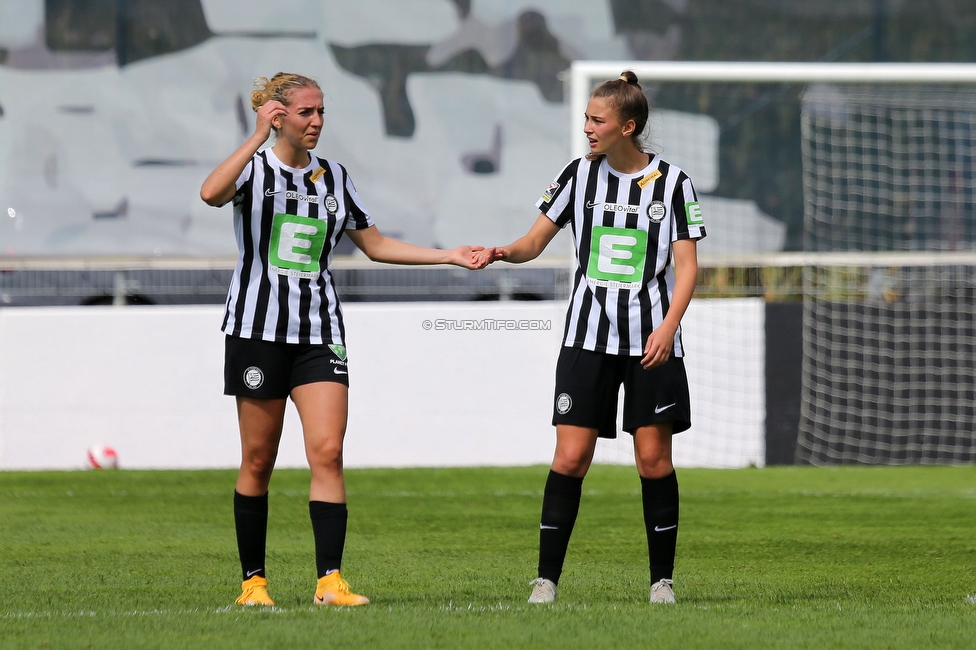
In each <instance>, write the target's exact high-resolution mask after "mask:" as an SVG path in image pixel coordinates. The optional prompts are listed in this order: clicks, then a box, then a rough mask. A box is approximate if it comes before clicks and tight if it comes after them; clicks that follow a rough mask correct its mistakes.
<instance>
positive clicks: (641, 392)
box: [480, 71, 705, 603]
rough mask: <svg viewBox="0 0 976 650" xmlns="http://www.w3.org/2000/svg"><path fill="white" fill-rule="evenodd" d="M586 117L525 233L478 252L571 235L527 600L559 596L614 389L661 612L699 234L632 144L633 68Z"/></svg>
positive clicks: (640, 116) (672, 179)
mask: <svg viewBox="0 0 976 650" xmlns="http://www.w3.org/2000/svg"><path fill="white" fill-rule="evenodd" d="M585 118H586V122H585V126H584V129H583V130H584V133H585V134H586V137H587V140H588V142H589V146H590V153H589V155H587V156H586V157H585V158H581V159H577V160H574V161H572V162H571V163H569V164H568V165H567V166H566V167H565V168H564V169H563V171H562V172H561V173H560V174H559V176H557V177H556V179H555V180H554V181H553V182H552V183H551V184H550V185H549V187H548V189H546V191H545V193H544V194H543V195H542V198H541V199H540V200H539V201H538V202H537V203H536V207H538V208H539V209H540V210H541V214H540V215H539V217H538V219H536V222H535V224H534V225H533V226H532V228H531V229H530V230H529V232H528V234H526V235H525V236H524V237H522V238H520V239H518V240H517V241H515V242H514V243H512V244H510V245H508V246H504V247H500V248H498V249H496V250H495V251H494V252H492V251H491V250H485V251H483V252H482V253H481V254H480V255H481V257H485V258H487V257H493V258H494V259H501V260H504V261H507V262H513V263H520V262H526V261H528V260H531V259H534V258H536V257H537V256H538V255H539V254H540V253H541V252H542V251H543V250H544V249H545V247H546V246H547V245H548V244H549V242H550V241H551V240H552V238H553V237H554V236H555V235H556V233H557V232H558V231H559V229H560V228H562V227H564V226H566V225H567V224H569V225H571V226H572V229H573V237H574V241H575V247H576V255H575V257H576V260H575V262H576V270H575V275H574V286H573V293H572V297H571V299H570V305H569V312H568V314H567V317H566V328H565V336H564V339H563V347H562V349H561V352H560V354H559V360H558V362H557V365H556V390H555V401H554V404H553V424H554V425H555V426H556V450H555V453H554V456H553V461H552V467H551V469H550V471H549V477H548V479H547V481H546V487H545V492H544V496H543V502H542V522H541V530H540V543H539V577H538V578H537V579H536V580H534V581H533V583H532V584H533V590H532V595H531V596H530V597H529V602H530V603H551V602H554V601H555V600H556V585H557V583H558V582H559V577H560V574H561V573H562V568H563V561H564V559H565V557H566V549H567V547H568V545H569V538H570V535H571V534H572V531H573V526H574V524H575V522H576V515H577V512H578V510H579V504H580V495H581V493H582V485H583V478H584V477H585V476H586V472H587V470H588V469H589V467H590V462H591V461H592V459H593V453H594V450H595V448H596V441H597V438H598V437H607V438H614V437H616V435H617V433H616V421H617V395H618V392H619V390H620V386H621V384H622V385H623V386H624V391H625V398H624V413H623V428H624V430H625V431H627V432H628V433H630V434H632V435H633V439H634V453H635V457H636V460H637V471H638V473H639V474H640V479H641V491H642V499H643V509H644V524H645V528H646V530H647V545H648V552H649V557H650V573H651V589H650V600H651V602H655V603H657V602H660V603H671V602H674V591H673V582H672V573H673V571H674V555H675V546H676V542H677V533H678V482H677V479H676V477H675V473H674V467H673V465H672V463H671V436H672V434H674V433H678V432H680V431H684V430H685V429H687V428H688V427H690V426H691V406H690V398H689V395H688V380H687V377H686V375H685V368H684V362H683V360H682V357H683V356H684V348H683V347H682V344H681V328H680V322H681V317H682V316H683V315H684V313H685V310H686V309H687V308H688V304H689V303H690V301H691V297H692V294H693V293H694V290H695V281H696V275H697V270H698V261H697V247H696V241H697V240H698V239H701V238H702V237H704V236H705V227H704V223H703V221H702V217H701V210H700V209H699V205H698V197H697V195H696V194H695V189H694V187H693V186H692V183H691V179H690V178H688V175H687V174H685V173H684V172H683V171H682V170H680V169H678V168H677V167H675V166H673V165H669V164H668V163H667V162H665V161H664V160H662V159H661V158H660V157H658V156H657V155H654V154H651V153H647V152H646V151H645V150H644V147H643V146H642V143H641V140H640V135H641V133H642V131H643V130H644V126H645V125H646V123H647V118H648V104H647V99H646V97H645V96H644V93H643V92H642V91H641V87H640V85H638V83H637V77H636V75H634V73H633V72H630V71H625V72H624V73H622V74H621V75H620V77H619V78H618V79H614V80H613V81H608V82H605V83H603V84H601V85H600V86H598V87H597V88H596V89H595V90H594V91H593V93H592V95H591V96H590V100H589V103H588V105H587V108H586V116H585Z"/></svg>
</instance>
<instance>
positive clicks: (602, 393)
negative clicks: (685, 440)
mask: <svg viewBox="0 0 976 650" xmlns="http://www.w3.org/2000/svg"><path fill="white" fill-rule="evenodd" d="M640 360H641V358H640V357H630V356H620V355H615V354H603V353H601V352H591V351H589V350H583V349H581V348H566V347H564V348H562V350H561V351H560V353H559V361H558V362H556V394H555V402H554V403H553V409H552V423H553V424H554V425H558V424H571V425H574V426H579V427H587V428H589V429H597V430H598V431H599V435H600V437H601V438H616V437H617V396H618V395H619V394H620V385H621V384H623V387H624V422H623V424H624V431H626V432H627V433H630V434H633V433H634V432H635V431H636V430H637V429H639V428H640V427H643V426H647V425H649V424H658V423H661V422H671V426H672V432H673V433H679V432H681V431H684V430H686V429H688V428H689V427H690V426H691V398H690V396H689V394H688V376H687V375H686V374H685V364H684V361H683V360H682V359H681V358H679V357H673V356H672V357H671V358H670V359H668V360H667V361H666V362H665V363H664V364H663V365H661V366H658V367H656V368H651V369H650V370H644V368H642V367H641V364H640Z"/></svg>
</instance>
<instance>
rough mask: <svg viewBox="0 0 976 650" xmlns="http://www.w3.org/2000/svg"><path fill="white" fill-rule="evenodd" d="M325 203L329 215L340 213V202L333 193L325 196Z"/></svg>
mask: <svg viewBox="0 0 976 650" xmlns="http://www.w3.org/2000/svg"><path fill="white" fill-rule="evenodd" d="M323 203H324V204H325V209H326V210H327V211H328V213H329V214H335V213H336V212H338V211H339V201H338V199H336V197H335V195H334V194H332V193H331V192H330V193H329V194H326V195H325V200H324V201H323Z"/></svg>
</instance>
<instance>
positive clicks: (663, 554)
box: [641, 472, 678, 584]
mask: <svg viewBox="0 0 976 650" xmlns="http://www.w3.org/2000/svg"><path fill="white" fill-rule="evenodd" d="M641 495H642V497H643V502H644V528H646V529H647V555H648V559H649V560H650V564H651V584H654V583H655V582H657V581H658V580H661V579H662V578H667V579H669V580H670V579H671V576H672V575H673V574H674V549H675V546H676V545H677V543H678V476H677V474H675V473H674V472H671V474H669V475H668V476H665V477H664V478H644V477H643V476H642V477H641Z"/></svg>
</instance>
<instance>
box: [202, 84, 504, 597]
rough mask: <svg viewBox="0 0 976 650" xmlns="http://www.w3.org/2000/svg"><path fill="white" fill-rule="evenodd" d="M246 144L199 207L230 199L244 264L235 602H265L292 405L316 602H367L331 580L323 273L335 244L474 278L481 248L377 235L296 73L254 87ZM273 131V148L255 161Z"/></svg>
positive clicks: (232, 291)
mask: <svg viewBox="0 0 976 650" xmlns="http://www.w3.org/2000/svg"><path fill="white" fill-rule="evenodd" d="M251 105H252V107H253V109H254V110H255V111H256V113H257V123H256V126H255V129H254V133H253V134H252V135H251V137H250V138H248V140H247V141H246V142H245V143H244V144H243V145H241V147H240V148H239V149H238V150H237V151H235V152H234V153H233V154H231V155H230V157H229V158H227V160H225V161H224V162H223V163H221V164H220V165H219V166H218V167H217V168H216V169H215V170H214V171H213V172H212V173H211V174H210V176H209V177H207V179H206V181H204V183H203V187H202V188H201V190H200V197H201V198H202V199H203V200H204V201H205V202H206V203H208V204H210V205H213V206H221V205H224V204H225V203H227V202H228V201H231V200H233V202H234V232H235V234H236V236H237V246H238V249H239V251H240V258H239V260H238V262H237V266H236V268H235V270H234V274H233V277H232V279H231V284H230V288H229V290H228V294H227V304H226V311H225V314H224V320H223V325H222V330H223V332H224V333H225V334H226V338H225V362H224V392H225V394H228V395H234V396H236V398H237V414H238V423H239V427H240V434H241V467H240V471H239V473H238V477H237V485H236V489H235V493H234V516H235V522H236V529H237V543H238V551H239V553H240V560H241V568H242V572H243V577H244V582H243V585H242V593H241V595H240V597H239V598H238V599H237V604H240V605H273V604H274V602H273V601H272V599H271V597H270V595H269V594H268V590H267V584H268V583H267V576H266V572H265V540H266V537H267V521H268V485H269V483H270V481H271V473H272V470H273V469H274V464H275V458H276V456H277V453H278V443H279V440H280V438H281V430H282V422H283V418H284V413H285V405H286V401H287V398H288V397H291V399H292V401H293V402H294V403H295V406H296V407H297V408H298V414H299V416H300V418H301V422H302V432H303V435H304V440H305V453H306V456H307V458H308V463H309V466H310V468H311V470H312V480H311V486H310V489H309V504H308V505H309V515H310V517H311V520H312V531H313V535H314V539H315V559H316V566H317V575H318V583H317V584H316V589H315V596H314V602H315V603H316V604H319V605H363V604H366V603H368V602H369V600H368V599H367V598H365V597H364V596H360V595H358V594H355V593H353V592H352V591H351V590H350V587H349V584H348V583H347V582H346V581H345V580H343V578H342V577H341V576H340V574H339V568H340V563H341V560H342V553H343V549H344V546H345V538H346V521H347V510H346V491H345V482H344V479H343V470H342V442H343V437H344V435H345V430H346V414H347V409H348V386H349V379H348V377H349V376H348V372H349V370H348V366H347V364H348V359H347V356H346V348H345V332H344V328H343V322H342V310H341V308H340V306H339V300H338V297H337V295H336V291H335V287H334V286H333V282H332V276H331V274H330V272H329V264H330V263H331V261H332V253H333V251H334V250H335V246H336V243H337V242H338V240H339V238H340V237H342V235H343V234H346V235H347V236H348V237H349V238H350V239H351V240H352V242H353V243H354V244H355V245H356V246H358V247H359V248H360V249H361V250H362V251H363V252H364V253H365V254H366V255H367V256H368V257H369V258H370V259H372V260H375V261H380V262H390V263H399V264H455V265H457V266H461V267H464V268H469V269H474V268H480V267H482V266H484V265H485V264H486V263H487V260H479V259H478V258H477V257H476V254H477V253H478V252H479V251H481V250H483V249H481V248H472V247H470V246H460V247H458V248H455V249H454V250H450V251H444V250H435V249H430V248H421V247H418V246H413V245H410V244H407V243H404V242H400V241H397V240H395V239H390V238H388V237H384V236H383V235H382V234H380V232H379V230H378V229H377V228H376V226H375V225H374V223H373V219H372V218H371V217H370V215H369V213H368V212H367V211H366V209H365V208H364V207H363V204H362V202H361V200H360V198H359V195H358V194H357V193H356V188H355V186H354V185H353V182H352V180H351V179H350V178H349V174H348V172H347V171H346V169H345V168H344V167H343V166H342V165H340V164H339V163H337V162H335V161H332V160H327V159H324V158H320V157H318V156H316V155H314V154H312V150H313V149H314V148H315V146H316V145H317V144H318V141H319V137H320V136H321V134H322V127H323V115H324V112H325V110H324V107H323V98H322V91H321V89H320V88H319V86H318V84H317V83H316V82H315V81H313V80H312V79H309V78H308V77H304V76H301V75H297V74H287V73H280V72H279V73H278V74H276V75H274V76H273V77H272V78H271V79H266V78H261V79H258V80H256V90H255V91H254V93H253V94H252V97H251ZM272 131H274V134H275V136H276V139H275V143H274V146H273V147H271V148H268V149H263V150H260V149H261V147H262V145H264V143H265V142H266V141H267V140H268V138H269V136H270V135H271V133H272Z"/></svg>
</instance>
